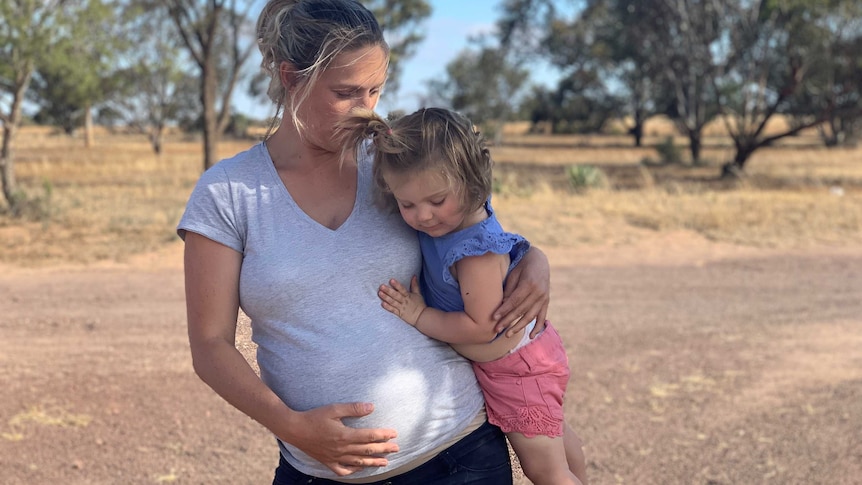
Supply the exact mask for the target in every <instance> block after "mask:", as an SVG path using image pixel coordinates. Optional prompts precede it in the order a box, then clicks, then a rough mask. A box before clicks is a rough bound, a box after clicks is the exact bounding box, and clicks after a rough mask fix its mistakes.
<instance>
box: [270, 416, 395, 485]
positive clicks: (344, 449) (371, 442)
mask: <svg viewBox="0 0 862 485" xmlns="http://www.w3.org/2000/svg"><path fill="white" fill-rule="evenodd" d="M373 411H374V405H373V404H370V403H341V404H330V405H328V406H322V407H319V408H314V409H310V410H308V411H295V412H294V413H292V415H291V418H290V419H289V420H288V422H287V423H286V430H285V431H284V432H282V433H279V435H278V436H279V438H281V439H282V441H285V442H287V443H290V444H291V445H293V446H295V447H297V448H299V449H300V450H302V451H303V452H304V453H306V454H307V455H309V456H311V457H312V458H314V459H315V460H317V461H319V462H321V463H323V464H324V465H326V466H327V467H328V468H329V469H330V470H332V471H333V472H335V473H336V474H338V475H340V476H345V475H350V474H351V473H354V472H357V471H359V470H362V469H363V468H367V467H383V466H386V465H388V464H389V461H388V460H387V459H386V458H385V456H386V455H388V454H390V453H395V452H397V451H398V445H397V444H396V443H393V442H390V440H392V439H394V438H395V437H396V436H397V433H396V432H395V430H392V429H384V428H351V427H349V426H345V425H344V423H343V422H342V421H341V420H342V419H343V418H352V417H357V418H358V417H362V416H367V415H369V414H371V413H372V412H373Z"/></svg>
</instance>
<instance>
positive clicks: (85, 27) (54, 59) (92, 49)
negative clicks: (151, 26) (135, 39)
mask: <svg viewBox="0 0 862 485" xmlns="http://www.w3.org/2000/svg"><path fill="white" fill-rule="evenodd" d="M114 14H115V11H114V6H113V5H112V4H111V3H110V2H109V1H106V0H91V1H89V2H85V3H83V4H70V3H66V4H64V5H63V21H64V22H65V28H63V29H57V32H56V34H55V35H56V42H55V43H54V45H53V46H52V48H51V49H50V50H49V51H48V52H46V53H44V54H43V55H42V56H41V58H40V59H39V62H38V63H37V73H36V76H35V77H34V79H33V92H34V94H35V99H36V101H37V103H38V104H39V106H40V108H41V110H40V116H39V119H40V120H42V121H43V122H46V123H52V124H58V125H60V126H63V128H64V129H65V131H66V132H71V131H72V130H73V129H74V128H75V127H76V126H79V125H80V123H81V120H83V118H84V116H83V114H84V113H83V112H84V110H87V109H90V108H91V107H93V106H96V105H98V104H99V103H101V102H103V101H104V100H105V99H107V98H108V97H109V96H110V95H111V93H112V91H114V90H115V86H113V82H112V80H113V71H114V70H115V66H116V62H117V57H118V56H119V55H120V53H121V52H122V51H123V50H124V49H125V48H126V47H128V45H129V43H128V41H127V40H125V36H123V35H120V32H119V31H118V30H117V29H116V28H115V25H116V20H115V19H114Z"/></svg>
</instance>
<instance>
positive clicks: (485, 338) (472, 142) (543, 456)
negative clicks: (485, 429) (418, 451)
mask: <svg viewBox="0 0 862 485" xmlns="http://www.w3.org/2000/svg"><path fill="white" fill-rule="evenodd" d="M340 127H341V128H342V129H344V130H345V132H344V133H345V135H344V136H345V138H346V143H345V144H344V145H343V146H345V147H349V148H346V149H352V148H353V147H362V146H363V144H364V143H366V142H365V140H366V139H367V138H369V137H370V138H371V140H372V144H373V146H369V147H367V148H368V149H369V150H373V151H374V178H375V182H376V184H377V188H378V189H379V190H378V196H379V201H380V202H381V203H383V204H386V205H389V206H390V207H391V208H392V209H393V210H394V209H395V208H397V209H398V210H399V211H400V212H401V216H402V218H403V219H404V221H405V222H407V224H408V225H410V226H411V227H412V228H414V229H416V230H417V231H419V239H420V247H421V249H422V257H423V266H422V274H421V280H419V279H417V278H416V276H414V277H413V278H412V280H411V282H410V288H409V290H408V289H407V288H405V287H404V286H403V285H402V284H401V283H399V282H398V281H397V280H395V279H392V280H390V282H389V285H382V286H381V287H380V290H379V293H378V296H379V297H380V299H381V300H382V305H383V308H385V309H386V310H388V311H390V312H392V313H394V314H396V315H398V316H399V317H401V319H402V320H404V321H405V322H407V323H408V324H410V325H412V326H413V327H415V328H416V329H417V330H419V331H420V332H422V333H423V334H425V335H427V336H429V337H432V338H435V339H437V340H441V341H444V342H447V343H450V344H451V345H452V347H453V348H454V349H455V350H456V351H457V352H458V353H460V354H461V355H463V356H464V357H467V358H468V359H470V360H471V361H473V370H474V371H475V373H476V377H477V379H478V381H479V385H480V387H481V388H482V391H483V393H484V396H485V405H486V409H487V414H488V420H489V421H490V422H491V423H493V424H495V425H497V426H499V427H500V428H501V429H502V430H503V432H504V433H506V436H507V437H508V438H509V442H510V443H511V444H512V448H513V449H514V450H515V453H517V455H518V459H519V461H520V462H521V466H522V468H523V470H524V473H525V474H526V475H527V477H528V478H529V479H530V480H531V481H532V482H533V483H534V484H536V485H544V484H548V485H559V484H582V483H585V464H584V457H583V451H582V449H581V443H580V439H579V438H578V437H577V435H575V433H574V431H573V430H572V429H571V428H570V427H569V426H568V425H567V424H566V422H565V419H564V416H563V407H562V404H563V395H564V394H565V390H566V384H567V382H568V379H569V369H568V358H567V356H566V351H565V349H564V348H563V344H562V340H561V339H560V336H559V334H558V333H557V332H556V330H555V329H554V328H553V327H552V326H551V325H549V324H548V325H546V326H545V328H544V330H542V331H541V333H540V334H539V335H538V336H537V337H536V338H535V339H531V338H530V332H531V331H532V329H533V327H534V325H535V322H532V323H531V324H530V325H529V326H528V327H527V328H526V329H525V330H522V331H521V332H518V333H516V334H515V335H513V336H512V337H508V338H507V337H506V336H505V334H500V335H497V334H496V333H495V332H494V325H495V321H494V320H493V318H492V314H493V312H494V309H496V308H497V307H498V306H499V305H500V302H501V301H502V299H503V281H504V279H505V278H506V275H507V274H508V273H509V271H510V270H511V269H512V268H514V267H515V265H516V264H518V262H519V261H520V259H521V257H522V256H523V255H524V253H525V252H526V251H527V249H528V248H529V243H528V242H527V241H526V240H525V239H524V238H523V237H521V236H519V235H517V234H512V233H508V232H504V231H503V229H502V228H501V226H500V224H499V223H498V222H497V218H496V216H495V215H494V211H493V209H492V208H491V205H490V194H491V165H492V162H491V157H490V152H489V151H488V149H487V147H486V146H485V143H484V140H483V138H482V136H481V135H480V134H479V133H478V132H477V131H475V130H474V129H473V126H472V124H471V123H470V122H469V121H467V120H466V119H464V118H463V117H461V116H459V115H457V114H455V113H453V112H451V111H447V110H443V109H434V108H429V109H421V110H419V111H417V112H416V113H413V114H411V115H408V116H405V117H403V118H400V119H398V120H396V121H394V122H392V123H391V124H388V123H387V122H385V121H384V120H383V119H381V118H380V117H378V116H377V115H375V114H374V113H373V112H371V111H367V110H365V111H358V112H355V116H353V117H351V118H349V119H348V120H347V121H345V122H343V123H341V124H340ZM423 297H424V298H423Z"/></svg>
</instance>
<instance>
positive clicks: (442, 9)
mask: <svg viewBox="0 0 862 485" xmlns="http://www.w3.org/2000/svg"><path fill="white" fill-rule="evenodd" d="M500 3H501V1H500V0H430V4H431V9H432V12H431V17H429V18H428V19H426V20H425V22H424V23H423V25H422V28H423V30H424V32H425V39H424V40H423V41H422V43H421V44H419V46H418V48H417V49H416V53H415V54H414V55H413V56H412V57H411V58H410V59H408V60H407V61H406V62H405V64H404V66H403V67H402V74H401V87H400V89H399V91H398V93H397V94H396V96H392V94H391V93H389V95H386V94H384V97H383V99H381V102H380V105H379V107H378V108H379V111H381V112H383V113H386V112H388V111H391V110H394V109H403V110H405V111H407V112H411V111H414V110H416V109H417V108H419V104H418V103H419V98H420V96H421V94H422V93H424V92H425V91H426V87H425V85H426V81H428V80H429V79H432V78H441V77H443V76H444V75H445V72H446V64H447V63H448V62H449V61H451V60H452V59H454V58H455V57H456V56H457V55H458V53H459V52H461V50H462V49H464V48H465V47H467V46H468V39H469V38H470V37H471V36H474V35H477V34H481V33H487V32H490V31H492V30H493V29H494V24H495V23H496V21H497V19H498V18H499V16H500V11H499V8H500V7H499V5H500ZM252 62H258V61H257V60H256V59H253V60H252ZM537 72H538V74H537V75H536V76H534V78H535V80H536V81H537V82H540V81H542V79H547V78H549V77H553V74H552V73H551V72H550V71H549V70H548V69H539V70H538V71H537ZM539 78H541V79H539ZM543 83H544V84H548V83H547V81H545V82H543ZM240 91H242V90H240ZM237 107H238V108H239V110H240V111H241V112H243V113H247V114H249V115H250V116H252V117H256V118H264V117H266V116H270V115H271V114H272V113H271V110H270V107H269V105H268V103H267V102H266V101H248V100H243V101H240V100H237Z"/></svg>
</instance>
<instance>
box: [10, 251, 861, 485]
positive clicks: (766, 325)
mask: <svg viewBox="0 0 862 485" xmlns="http://www.w3.org/2000/svg"><path fill="white" fill-rule="evenodd" d="M546 252H548V253H549V255H550V256H551V259H552V264H553V303H552V308H551V312H552V317H553V320H554V321H555V323H556V326H557V328H558V329H559V330H560V333H561V334H562V336H563V338H564V339H565V341H566V343H567V346H568V349H569V354H570V357H571V365H572V370H573V373H572V381H571V385H570V392H569V395H568V396H567V404H566V411H567V417H568V419H569V421H570V422H571V424H572V425H573V426H574V427H575V428H576V429H577V430H579V432H580V434H581V435H582V437H583V438H584V440H585V442H586V444H587V446H586V453H587V457H588V462H589V463H588V468H589V473H590V478H591V482H592V483H593V484H594V485H597V484H614V483H627V484H761V483H770V484H771V483H774V484H811V483H814V484H859V483H862V248H843V249H840V248H812V249H806V250H771V251H770V250H755V249H746V248H739V247H734V246H726V245H719V244H715V243H710V242H706V241H703V240H700V239H697V238H695V237H693V236H689V235H686V234H670V235H663V236H657V237H656V238H654V239H653V240H651V241H647V242H645V243H643V244H641V245H638V246H629V247H623V248H612V247H608V248H587V249H579V250H577V251H575V250H566V249H547V250H546ZM0 384H2V397H0V483H3V484H8V485H18V484H28V485H30V484H48V483H51V484H55V483H56V484H69V485H73V484H151V483H178V484H204V483H206V484H264V483H269V481H270V480H271V475H272V468H273V466H274V464H275V463H276V453H277V451H276V447H275V444H274V442H273V440H272V438H271V437H270V436H269V435H268V434H267V433H266V432H265V431H264V430H263V429H262V428H261V427H259V426H258V425H256V424H255V423H253V422H252V421H250V420H249V419H247V418H245V417H243V416H242V415H240V414H239V413H238V412H236V411H234V410H233V409H232V408H230V407H229V406H228V405H226V404H225V403H224V402H222V401H221V400H220V399H219V398H218V397H216V396H215V395H214V394H213V393H212V392H211V391H209V389H208V388H206V387H205V386H204V385H203V384H202V383H201V382H200V381H199V380H198V379H197V377H196V376H195V375H194V374H193V372H192V369H191V365H190V358H189V353H188V348H187V342H186V335H185V324H184V304H183V289H182V275H181V249H180V246H179V245H178V244H176V245H171V246H169V247H167V248H166V249H165V250H164V251H162V252H160V253H158V254H149V255H144V256H141V257H137V258H135V259H134V260H133V261H130V262H128V263H126V264H105V265H97V266H89V267H66V268H56V267H55V268H45V269H22V268H15V267H0ZM519 481H521V482H522V481H523V480H519Z"/></svg>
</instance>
